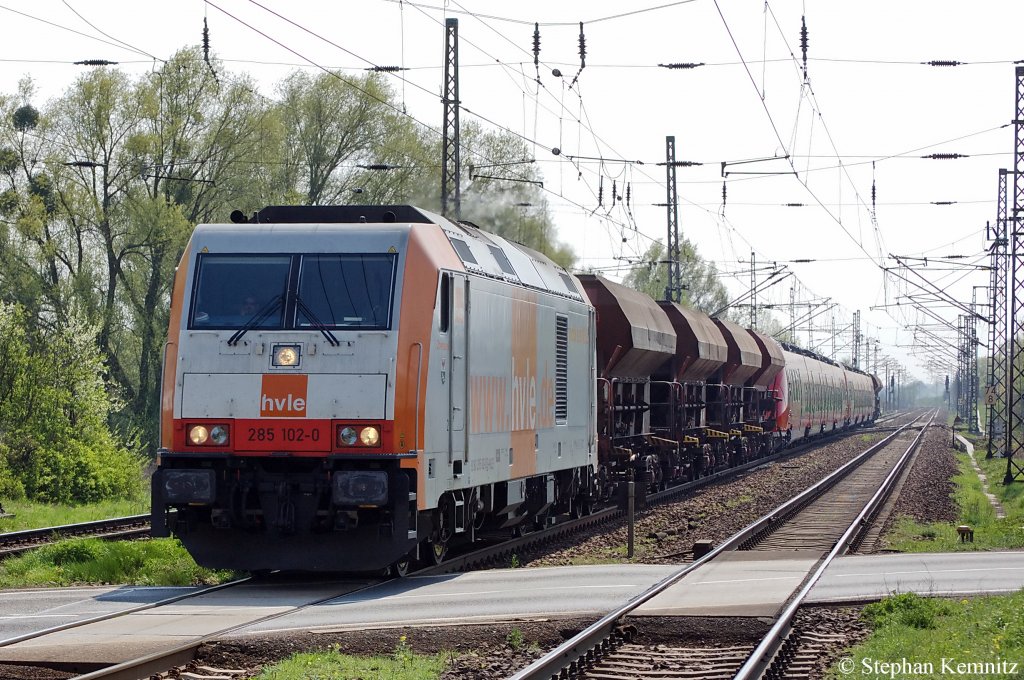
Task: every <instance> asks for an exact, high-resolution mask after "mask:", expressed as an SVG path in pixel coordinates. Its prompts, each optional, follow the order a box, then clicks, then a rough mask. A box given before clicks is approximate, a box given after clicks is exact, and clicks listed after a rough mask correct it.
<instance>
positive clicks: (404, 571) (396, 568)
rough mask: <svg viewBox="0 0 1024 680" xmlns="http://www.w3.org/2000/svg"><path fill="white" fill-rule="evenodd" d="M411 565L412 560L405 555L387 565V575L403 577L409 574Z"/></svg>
mask: <svg viewBox="0 0 1024 680" xmlns="http://www.w3.org/2000/svg"><path fill="white" fill-rule="evenodd" d="M411 566H412V560H411V559H410V558H409V556H408V555H406V556H405V557H403V558H401V559H399V560H398V561H397V562H395V563H394V564H392V565H391V566H390V567H388V575H389V576H394V577H395V578H405V577H406V576H408V575H409V568H410V567H411Z"/></svg>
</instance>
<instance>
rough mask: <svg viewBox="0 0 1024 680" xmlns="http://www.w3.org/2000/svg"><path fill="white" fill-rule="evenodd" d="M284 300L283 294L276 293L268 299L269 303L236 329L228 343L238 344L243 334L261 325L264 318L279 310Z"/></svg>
mask: <svg viewBox="0 0 1024 680" xmlns="http://www.w3.org/2000/svg"><path fill="white" fill-rule="evenodd" d="M282 300H284V296H283V295H275V296H274V297H272V298H270V299H269V300H267V304H265V305H263V307H262V308H261V309H259V310H257V312H256V313H255V314H253V316H252V318H251V319H249V320H248V321H246V322H245V323H244V324H242V327H241V328H239V329H238V330H237V331H235V333H234V335H232V336H231V337H230V338H228V344H229V345H237V344H238V341H239V340H241V339H242V336H243V335H245V334H246V333H248V332H249V331H251V330H252V329H254V328H256V327H257V326H259V325H260V324H261V323H263V322H264V320H266V318H267V317H269V316H270V315H271V314H273V313H274V312H275V311H276V310H277V308H278V306H279V305H280V304H281V301H282Z"/></svg>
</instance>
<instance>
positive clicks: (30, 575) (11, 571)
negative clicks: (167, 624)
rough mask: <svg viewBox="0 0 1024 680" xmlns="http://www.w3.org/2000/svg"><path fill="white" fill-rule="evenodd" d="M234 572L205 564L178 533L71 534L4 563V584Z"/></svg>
mask: <svg viewBox="0 0 1024 680" xmlns="http://www.w3.org/2000/svg"><path fill="white" fill-rule="evenodd" d="M231 578H234V575H233V574H232V573H230V572H225V571H211V570H209V569H203V568H201V567H199V566H198V565H197V564H196V563H195V561H193V560H192V558H191V557H190V556H189V554H188V553H187V552H185V549H184V548H183V547H182V546H181V544H180V543H179V542H178V541H177V540H174V539H155V540H150V541H101V540H99V539H95V538H88V539H71V540H67V541H60V542H58V543H55V544H52V545H48V546H45V547H43V548H40V549H38V550H33V551H31V552H29V553H26V554H24V555H20V556H18V557H13V558H9V559H7V560H4V561H3V562H2V563H0V588H22V587H27V586H47V585H49V586H69V585H73V584H104V583H119V584H125V585H147V586H157V585H160V586H189V585H204V584H213V583H222V582H224V581H227V580H230V579H231Z"/></svg>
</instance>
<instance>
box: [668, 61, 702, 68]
mask: <svg viewBox="0 0 1024 680" xmlns="http://www.w3.org/2000/svg"><path fill="white" fill-rule="evenodd" d="M658 66H660V67H662V68H697V67H699V66H704V62H703V61H702V62H699V63H694V62H692V61H685V62H674V63H672V64H658Z"/></svg>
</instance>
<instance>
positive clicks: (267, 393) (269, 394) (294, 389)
mask: <svg viewBox="0 0 1024 680" xmlns="http://www.w3.org/2000/svg"><path fill="white" fill-rule="evenodd" d="M308 380H309V376H306V375H264V376H263V389H262V390H261V391H260V417H261V418H305V417H306V386H307V384H308Z"/></svg>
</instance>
